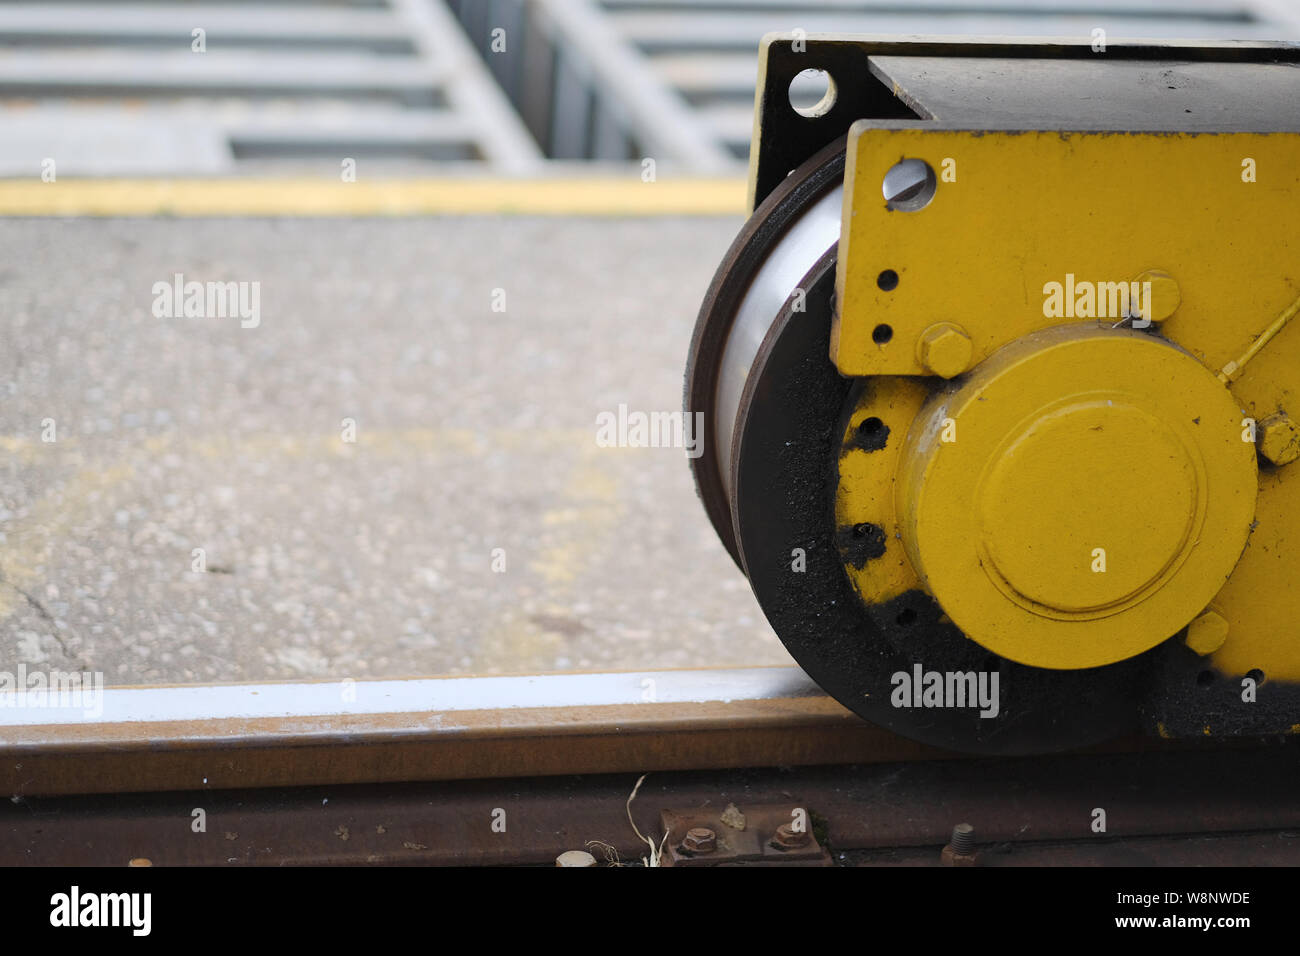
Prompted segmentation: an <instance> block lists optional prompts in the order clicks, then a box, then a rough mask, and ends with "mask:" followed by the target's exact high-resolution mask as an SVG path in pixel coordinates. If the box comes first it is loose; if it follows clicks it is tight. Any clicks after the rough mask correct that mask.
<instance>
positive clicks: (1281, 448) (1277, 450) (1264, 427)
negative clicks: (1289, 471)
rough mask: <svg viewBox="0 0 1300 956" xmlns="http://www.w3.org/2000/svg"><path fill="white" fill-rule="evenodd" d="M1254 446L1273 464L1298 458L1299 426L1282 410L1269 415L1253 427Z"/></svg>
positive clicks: (1299, 448)
mask: <svg viewBox="0 0 1300 956" xmlns="http://www.w3.org/2000/svg"><path fill="white" fill-rule="evenodd" d="M1255 447H1256V448H1257V449H1258V450H1259V453H1260V454H1261V455H1263V456H1264V458H1266V459H1267V460H1268V461H1271V462H1272V463H1273V464H1275V465H1289V464H1290V463H1291V462H1293V461H1295V460H1296V459H1297V458H1300V427H1298V426H1297V425H1296V423H1295V422H1293V421H1292V420H1291V418H1290V417H1289V416H1288V415H1286V414H1285V413H1283V412H1278V413H1277V414H1276V415H1270V416H1269V417H1268V418H1266V419H1264V420H1263V421H1262V422H1260V423H1259V424H1258V425H1257V426H1256V428H1255Z"/></svg>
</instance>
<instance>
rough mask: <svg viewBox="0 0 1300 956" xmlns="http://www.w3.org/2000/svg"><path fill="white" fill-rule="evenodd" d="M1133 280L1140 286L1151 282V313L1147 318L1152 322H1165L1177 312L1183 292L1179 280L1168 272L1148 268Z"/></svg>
mask: <svg viewBox="0 0 1300 956" xmlns="http://www.w3.org/2000/svg"><path fill="white" fill-rule="evenodd" d="M1133 281H1134V282H1136V283H1138V285H1139V287H1140V286H1141V285H1142V284H1143V283H1146V282H1150V283H1151V303H1150V305H1151V315H1149V316H1147V317H1146V318H1149V319H1150V320H1151V321H1152V322H1163V321H1164V320H1165V319H1167V318H1169V317H1170V316H1171V315H1173V314H1174V313H1175V312H1177V311H1178V306H1179V305H1181V304H1182V301H1183V293H1182V291H1181V290H1179V288H1178V282H1177V280H1176V279H1174V277H1173V276H1171V275H1170V274H1169V273H1168V272H1163V271H1161V270H1160V269H1148V270H1147V271H1146V272H1143V273H1142V274H1141V275H1139V276H1138V277H1137V278H1136V279H1134V280H1133Z"/></svg>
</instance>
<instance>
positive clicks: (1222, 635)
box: [1183, 611, 1228, 657]
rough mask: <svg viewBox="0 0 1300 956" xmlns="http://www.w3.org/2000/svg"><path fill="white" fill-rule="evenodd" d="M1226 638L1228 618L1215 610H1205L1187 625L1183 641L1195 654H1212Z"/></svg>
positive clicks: (1203, 655)
mask: <svg viewBox="0 0 1300 956" xmlns="http://www.w3.org/2000/svg"><path fill="white" fill-rule="evenodd" d="M1227 639H1228V620H1227V618H1225V617H1224V616H1223V615H1222V614H1219V613H1218V612H1217V611H1206V612H1205V613H1204V614H1202V615H1201V616H1200V617H1198V618H1197V619H1196V620H1194V621H1192V623H1191V624H1188V625H1187V637H1185V638H1184V639H1183V642H1184V643H1185V644H1186V645H1187V646H1188V647H1190V648H1191V649H1192V650H1193V651H1195V652H1196V653H1197V654H1200V655H1201V656H1202V657H1205V656H1206V655H1207V654H1213V653H1214V652H1215V651H1217V650H1218V649H1219V648H1220V647H1222V646H1223V644H1224V642H1225V641H1226V640H1227Z"/></svg>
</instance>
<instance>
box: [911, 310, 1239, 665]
mask: <svg viewBox="0 0 1300 956" xmlns="http://www.w3.org/2000/svg"><path fill="white" fill-rule="evenodd" d="M1244 417H1245V416H1244V415H1243V413H1242V411H1241V410H1240V409H1239V408H1238V406H1237V403H1236V402H1235V401H1234V400H1233V397H1232V395H1231V393H1230V392H1229V391H1228V390H1227V389H1226V388H1225V387H1224V386H1223V385H1222V384H1220V383H1219V382H1218V381H1217V380H1216V379H1215V376H1214V374H1213V373H1212V372H1210V371H1209V370H1208V369H1206V368H1205V366H1203V365H1202V364H1201V363H1200V362H1199V361H1197V360H1196V359H1195V358H1194V357H1193V356H1191V355H1189V354H1188V353H1186V352H1184V351H1183V350H1181V349H1180V348H1178V347H1177V346H1175V345H1173V344H1171V343H1170V342H1168V341H1166V340H1164V339H1161V338H1158V337H1156V336H1152V335H1146V334H1142V333H1138V332H1132V331H1127V330H1123V331H1120V330H1113V329H1109V328H1102V327H1095V326H1083V325H1077V324H1076V325H1071V326H1065V327H1060V328H1053V329H1047V330H1044V331H1041V332H1037V333H1034V334H1032V335H1028V336H1025V337H1024V338H1022V339H1020V340H1018V341H1016V342H1015V343H1013V344H1011V345H1009V346H1007V347H1005V348H1003V349H1002V350H1001V351H999V352H998V353H996V354H994V355H993V356H991V357H990V358H989V359H988V360H987V361H985V362H983V363H981V365H980V366H979V367H978V368H977V369H976V370H975V371H974V372H973V373H972V374H971V375H969V376H968V377H967V378H966V379H965V380H964V381H962V382H960V383H958V384H956V385H955V387H953V388H950V389H947V390H945V391H943V392H941V393H940V394H938V395H937V396H935V397H934V398H933V399H931V400H930V401H929V402H928V403H927V405H926V406H925V407H924V408H923V409H922V410H921V412H920V414H919V415H918V417H917V418H916V420H915V421H914V422H913V424H912V427H911V430H910V432H909V434H908V436H907V440H906V442H905V444H904V447H903V449H902V453H901V457H900V460H899V466H898V471H897V478H898V480H897V481H896V482H895V498H896V500H895V508H896V513H897V516H898V529H899V533H900V535H901V538H902V543H903V546H904V548H905V550H906V553H907V555H908V557H909V559H910V561H911V564H912V566H913V568H914V569H915V571H916V572H917V574H918V576H919V577H920V580H921V581H922V583H923V584H924V585H925V587H926V588H927V590H929V591H930V593H931V594H932V595H934V597H935V598H936V599H937V600H938V602H939V604H940V605H941V606H942V607H943V609H944V611H945V613H946V614H947V615H948V616H949V617H950V618H951V619H952V620H953V622H954V623H955V624H956V625H957V626H958V627H960V628H961V629H962V631H963V632H965V633H966V634H967V635H968V636H970V637H971V638H972V639H974V640H975V641H977V642H979V643H980V644H981V645H983V646H984V647H987V648H988V649H989V650H991V651H993V652H994V653H996V654H999V655H1001V656H1003V657H1006V658H1009V659H1011V660H1014V661H1018V662H1020V663H1022V664H1028V665H1032V666H1036V667H1047V668H1056V669H1069V668H1084V667H1096V666H1100V665H1103V664H1109V663H1113V662H1115V661H1120V660H1124V659H1126V658H1128V657H1132V656H1133V655H1135V654H1140V653H1142V652H1143V651H1146V650H1149V649H1150V648H1152V647H1154V646H1155V645H1156V644H1159V643H1160V642H1161V641H1164V640H1166V639H1167V638H1169V637H1170V636H1171V635H1173V634H1175V633H1177V632H1178V631H1179V630H1181V629H1182V628H1183V627H1184V626H1186V625H1187V624H1188V623H1189V622H1190V621H1191V620H1192V619H1193V618H1194V617H1196V615H1197V614H1199V613H1200V612H1201V611H1202V610H1204V609H1205V607H1206V605H1208V604H1209V603H1210V601H1211V599H1213V598H1214V596H1215V595H1216V594H1217V593H1218V592H1219V590H1220V589H1221V588H1222V587H1223V584H1224V582H1225V581H1226V580H1227V578H1228V576H1229V575H1230V574H1231V573H1232V569H1233V567H1234V566H1235V565H1236V563H1237V561H1238V559H1239V558H1240V556H1241V553H1242V550H1243V549H1244V548H1245V545H1246V540H1247V538H1248V536H1249V534H1250V528H1251V522H1252V519H1253V517H1254V512H1255V499H1256V495H1257V476H1256V465H1255V446H1254V444H1253V443H1252V441H1251V438H1250V436H1248V434H1247V433H1246V432H1245V431H1244V426H1243V421H1242V420H1243V418H1244Z"/></svg>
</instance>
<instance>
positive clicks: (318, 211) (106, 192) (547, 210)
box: [0, 178, 746, 216]
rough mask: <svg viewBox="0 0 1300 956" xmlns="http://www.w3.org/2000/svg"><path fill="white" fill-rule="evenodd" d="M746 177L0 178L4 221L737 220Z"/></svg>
mask: <svg viewBox="0 0 1300 956" xmlns="http://www.w3.org/2000/svg"><path fill="white" fill-rule="evenodd" d="M745 194H746V184H745V181H744V180H743V179H739V178H736V179H730V178H728V179H675V180H663V181H658V182H651V183H646V182H642V181H641V180H640V179H639V178H630V179H614V178H609V179H600V178H596V179H534V180H527V179H510V180H501V179H495V180H494V179H407V180H385V181H382V182H369V183H367V182H356V183H343V182H338V183H332V182H324V181H321V180H306V179H274V180H273V179H257V180H247V179H212V180H202V179H160V180H153V179H150V180H65V181H58V182H53V183H44V182H37V181H30V180H27V181H14V180H9V181H3V180H0V216H430V215H468V216H475V215H511V214H514V215H534V216H536V215H540V216H712V215H743V214H744V213H745V211H746V204H745Z"/></svg>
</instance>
